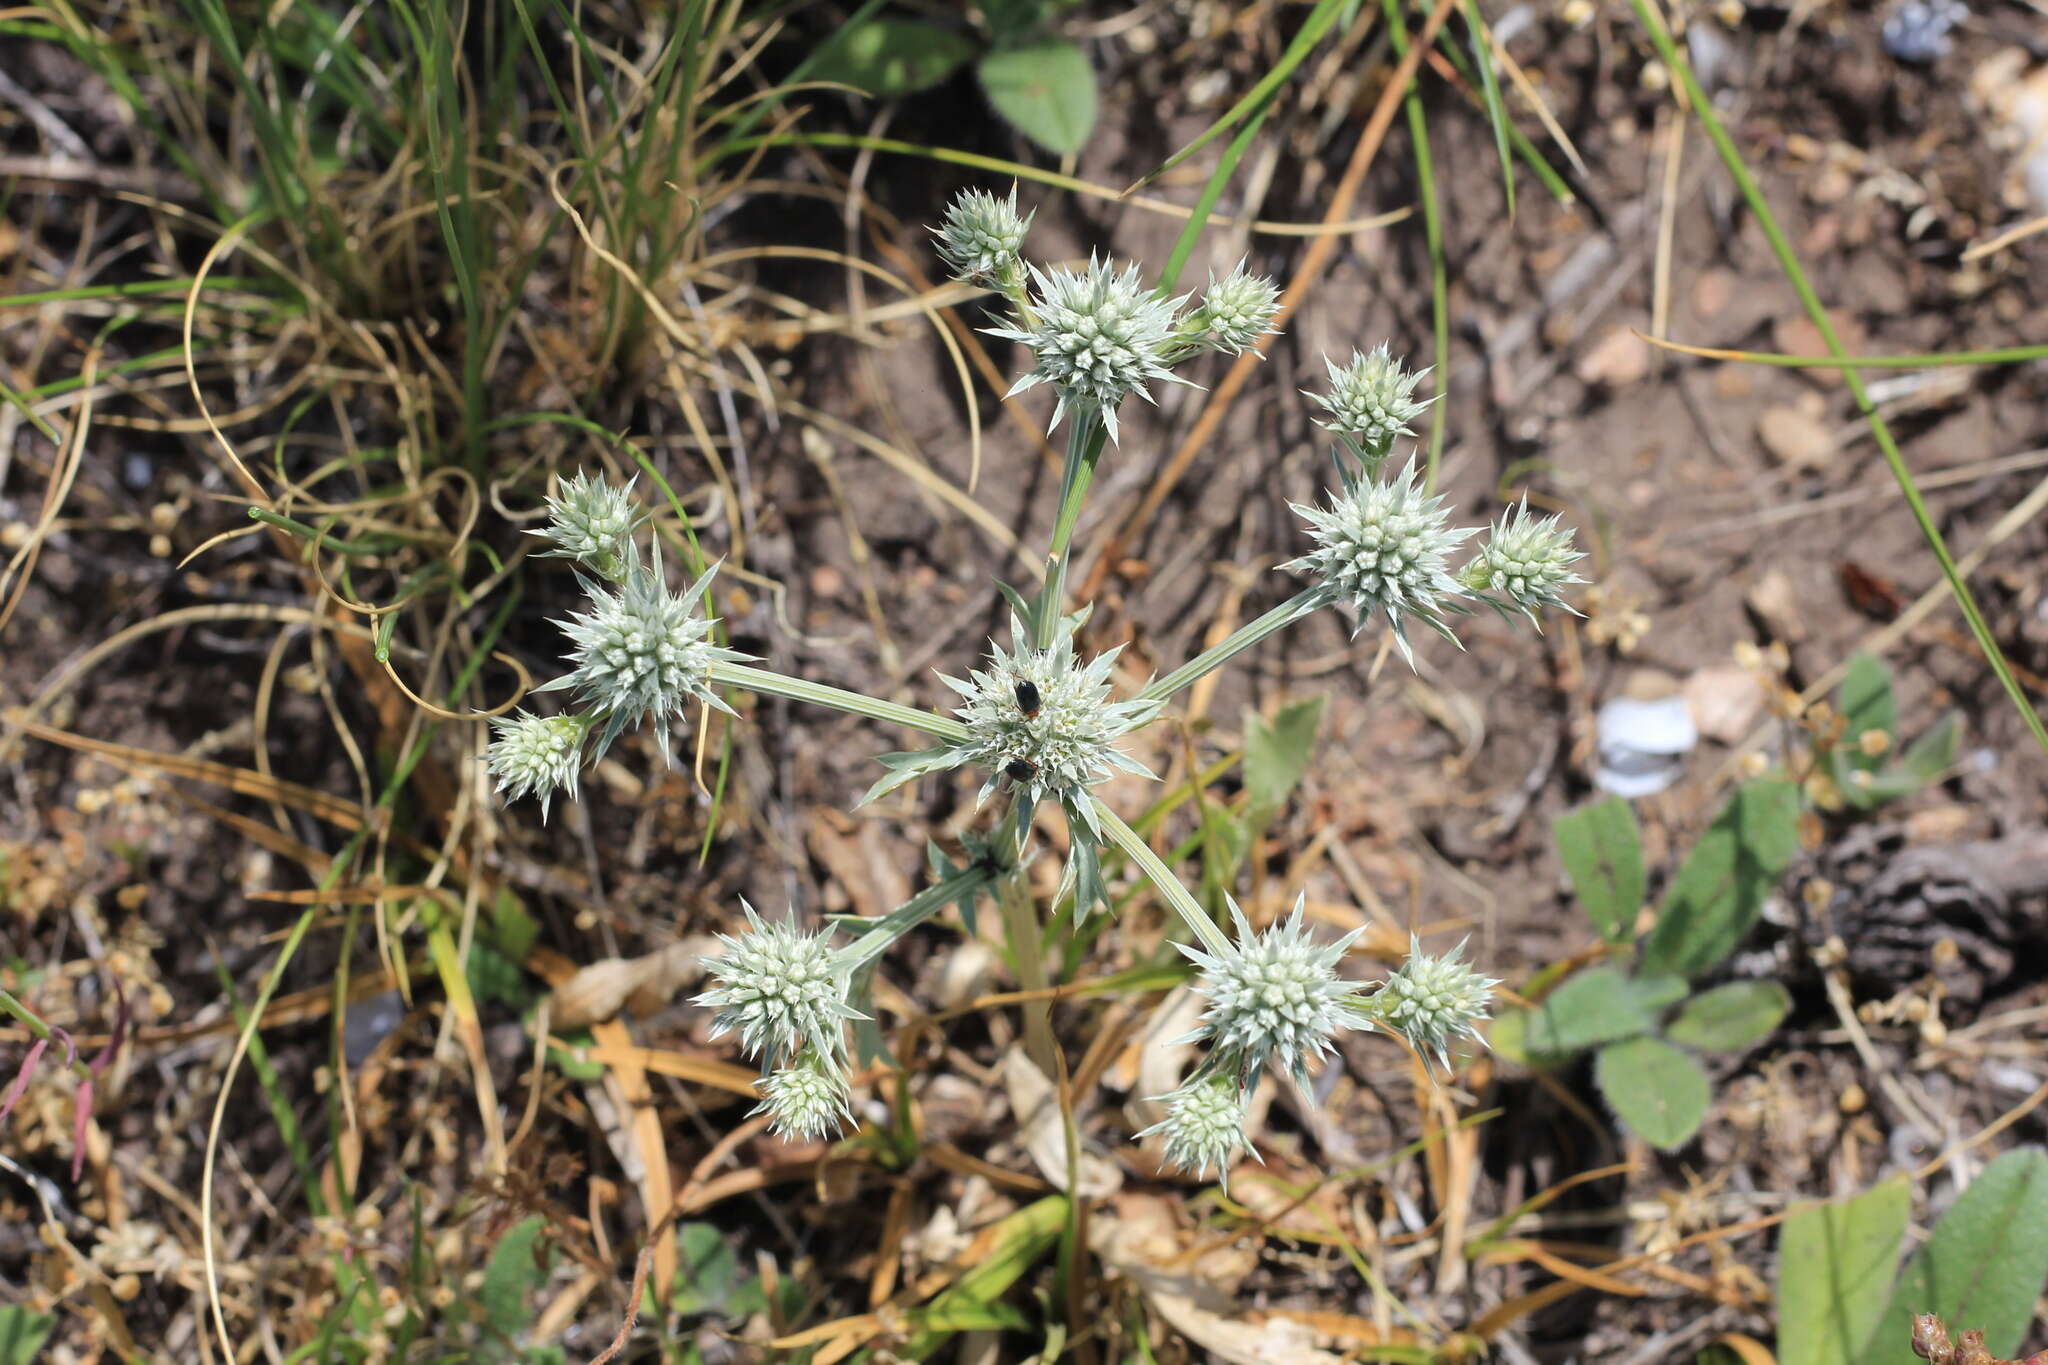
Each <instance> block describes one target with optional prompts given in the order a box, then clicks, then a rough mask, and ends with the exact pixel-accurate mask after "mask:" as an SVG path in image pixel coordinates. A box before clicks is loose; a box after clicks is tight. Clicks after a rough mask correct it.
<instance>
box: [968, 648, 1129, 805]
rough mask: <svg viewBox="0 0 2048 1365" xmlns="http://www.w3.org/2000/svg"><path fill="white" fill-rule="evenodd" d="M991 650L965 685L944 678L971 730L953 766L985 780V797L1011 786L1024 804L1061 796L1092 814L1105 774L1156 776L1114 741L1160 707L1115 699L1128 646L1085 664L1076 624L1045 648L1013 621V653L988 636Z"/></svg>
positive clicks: (983, 793) (1059, 798)
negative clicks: (1113, 681) (1090, 800)
mask: <svg viewBox="0 0 2048 1365" xmlns="http://www.w3.org/2000/svg"><path fill="white" fill-rule="evenodd" d="M989 650H990V653H989V659H988V667H987V668H986V669H981V670H977V671H975V672H973V673H970V674H968V676H967V677H966V678H964V679H963V678H953V677H948V676H946V675H945V674H940V675H939V681H941V682H943V683H945V684H946V686H948V687H950V688H952V689H953V691H954V692H956V693H958V694H959V696H960V698H961V702H962V704H961V705H960V706H959V707H958V708H957V710H956V711H955V714H956V715H958V716H959V718H960V720H961V722H962V723H963V724H965V725H966V726H967V729H968V731H969V734H968V737H967V739H966V740H964V741H962V742H961V743H959V744H957V745H954V746H952V748H951V749H950V750H949V751H948V753H949V756H950V758H951V764H950V766H959V765H962V764H965V765H969V766H972V767H977V768H980V769H982V770H983V771H984V772H986V773H987V774H988V780H987V781H986V783H984V784H983V786H982V789H981V799H982V800H984V801H985V800H987V799H988V797H989V796H990V795H991V794H992V793H993V792H994V791H995V790H996V788H997V786H998V785H1000V784H1001V783H1002V782H1004V781H1008V782H1009V783H1011V784H1012V785H1013V786H1015V787H1016V788H1017V789H1018V790H1019V791H1020V792H1021V793H1022V794H1023V796H1024V797H1025V798H1026V799H1027V800H1031V801H1040V800H1046V799H1051V800H1056V801H1060V800H1064V801H1067V802H1069V803H1073V804H1078V805H1080V806H1081V807H1082V808H1083V809H1086V808H1087V800H1086V798H1087V793H1088V788H1089V787H1092V786H1093V785H1095V784H1096V783H1097V782H1100V781H1102V780H1103V779H1104V778H1106V777H1109V776H1111V775H1113V774H1115V773H1118V772H1126V773H1134V774H1136V775H1137V776H1140V777H1151V776H1152V775H1153V774H1152V770H1151V769H1149V768H1147V767H1146V766H1145V765H1144V764H1142V763H1140V762H1138V760H1136V759H1134V758H1132V757H1131V756H1130V755H1128V754H1126V753H1124V752H1123V751H1122V750H1121V749H1119V748H1117V745H1116V741H1117V740H1118V739H1119V738H1121V737H1122V736H1124V735H1126V734H1128V733H1130V732H1131V731H1132V730H1135V729H1137V728H1138V727H1140V726H1142V725H1144V724H1145V723H1146V722H1147V721H1149V720H1151V719H1152V718H1153V717H1154V716H1156V715H1158V714H1159V709H1160V706H1161V705H1162V703H1160V702H1138V701H1121V702H1120V701H1111V700H1110V686H1109V674H1110V669H1111V668H1112V667H1113V666H1114V665H1115V663H1116V657H1117V655H1118V654H1119V653H1120V652H1121V651H1122V646H1118V647H1117V648H1116V649H1112V650H1109V651H1107V652H1106V653H1102V654H1098V655H1096V656H1095V657H1094V658H1093V659H1090V660H1089V661H1088V662H1087V663H1085V664H1084V663H1082V662H1080V661H1079V660H1078V659H1076V658H1075V657H1074V637H1073V632H1072V630H1071V628H1069V629H1064V630H1062V631H1061V632H1060V633H1059V638H1058V639H1057V640H1055V641H1054V642H1053V645H1052V647H1051V648H1049V649H1038V648H1036V647H1035V646H1033V645H1032V643H1031V640H1030V638H1029V636H1028V634H1027V633H1026V631H1025V629H1024V624H1023V622H1021V621H1018V620H1016V619H1014V618H1013V619H1012V620H1011V622H1010V648H1009V649H1004V648H1003V647H1002V646H1001V645H999V644H997V643H995V642H994V641H993V640H991V641H990V642H989Z"/></svg>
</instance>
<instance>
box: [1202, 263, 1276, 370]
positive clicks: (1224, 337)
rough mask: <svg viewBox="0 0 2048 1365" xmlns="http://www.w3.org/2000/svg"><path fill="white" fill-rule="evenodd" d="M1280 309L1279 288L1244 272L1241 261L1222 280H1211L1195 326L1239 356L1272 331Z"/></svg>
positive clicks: (1260, 276)
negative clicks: (1274, 316)
mask: <svg viewBox="0 0 2048 1365" xmlns="http://www.w3.org/2000/svg"><path fill="white" fill-rule="evenodd" d="M1279 309H1280V287H1279V286H1278V285H1276V284H1274V283H1273V282H1272V281H1271V280H1269V279H1267V278H1266V277H1265V276H1263V275H1250V274H1247V273H1245V268H1244V263H1243V262H1242V261H1240V262H1238V265H1237V268H1236V269H1235V270H1233V271H1231V272H1230V273H1229V274H1228V275H1226V276H1224V277H1223V278H1222V279H1221V280H1218V279H1216V277H1215V276H1213V275H1212V276H1210V277H1209V287H1208V288H1207V289H1206V290H1204V291H1203V293H1202V303H1201V306H1200V307H1199V308H1197V309H1196V310H1195V323H1196V325H1198V326H1200V327H1201V328H1202V329H1203V331H1204V332H1205V333H1206V334H1207V335H1206V339H1207V341H1208V343H1209V344H1210V345H1212V346H1214V347H1216V349H1218V350H1220V351H1228V352H1230V353H1231V354H1232V355H1237V354H1238V353H1240V352H1241V351H1243V350H1244V349H1245V347H1247V346H1249V345H1251V344H1252V343H1253V342H1255V341H1257V340H1258V339H1259V338H1260V337H1262V336H1264V335H1265V334H1266V333H1268V332H1270V331H1272V330H1273V315H1274V314H1275V313H1277V312H1278V311H1279Z"/></svg>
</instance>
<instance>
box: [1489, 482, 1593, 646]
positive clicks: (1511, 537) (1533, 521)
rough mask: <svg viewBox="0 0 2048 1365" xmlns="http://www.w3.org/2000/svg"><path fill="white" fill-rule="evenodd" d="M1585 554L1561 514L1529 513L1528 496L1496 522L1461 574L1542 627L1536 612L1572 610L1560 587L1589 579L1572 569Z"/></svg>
mask: <svg viewBox="0 0 2048 1365" xmlns="http://www.w3.org/2000/svg"><path fill="white" fill-rule="evenodd" d="M1584 558H1585V555H1584V554H1582V553H1581V552H1580V551H1579V550H1577V549H1576V548H1574V547H1573V545H1572V533H1571V532H1570V531H1567V530H1566V529H1565V528H1564V527H1563V525H1561V524H1560V521H1559V518H1557V517H1556V516H1549V517H1532V516H1530V515H1529V500H1528V499H1527V498H1526V497H1525V498H1523V499H1522V501H1521V502H1519V503H1517V504H1516V505H1515V506H1513V507H1511V508H1509V509H1508V511H1507V513H1506V514H1505V515H1503V516H1502V517H1501V519H1500V520H1499V521H1497V522H1495V523H1494V526H1493V534H1492V535H1491V537H1489V538H1488V540H1487V542H1486V544H1485V545H1483V546H1481V547H1480V550H1479V553H1478V554H1477V555H1476V556H1475V557H1474V558H1473V560H1472V562H1471V563H1470V564H1467V565H1466V566H1465V569H1464V572H1463V573H1462V574H1461V575H1460V576H1461V577H1462V578H1463V579H1464V581H1465V586H1466V587H1468V588H1470V589H1471V590H1472V591H1473V592H1474V593H1477V594H1480V595H1482V596H1484V597H1485V598H1486V600H1487V601H1488V602H1490V603H1492V604H1493V605H1494V606H1495V607H1496V608H1498V609H1499V610H1501V611H1502V612H1503V613H1505V612H1506V611H1508V610H1510V609H1513V610H1515V611H1519V612H1521V613H1522V615H1524V616H1526V617H1527V618H1528V619H1529V623H1530V624H1531V625H1533V626H1535V627H1537V629H1539V630H1540V629H1542V622H1541V621H1540V620H1539V619H1538V618H1537V615H1536V613H1537V612H1538V611H1540V610H1541V609H1543V608H1545V607H1557V608H1561V609H1562V610H1565V611H1571V610H1572V609H1571V607H1569V606H1567V605H1566V604H1565V601H1564V598H1562V597H1561V596H1559V592H1560V590H1561V589H1563V588H1567V587H1569V586H1571V585H1572V584H1574V583H1583V582H1585V581H1586V580H1585V579H1583V578H1581V577H1579V576H1578V575H1577V574H1576V573H1574V572H1572V565H1574V564H1576V563H1577V562H1578V561H1580V560H1581V559H1584Z"/></svg>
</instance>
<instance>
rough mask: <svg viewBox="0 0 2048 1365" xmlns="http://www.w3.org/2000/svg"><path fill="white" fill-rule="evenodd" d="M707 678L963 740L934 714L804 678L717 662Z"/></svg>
mask: <svg viewBox="0 0 2048 1365" xmlns="http://www.w3.org/2000/svg"><path fill="white" fill-rule="evenodd" d="M710 678H711V681H713V682H715V683H722V684H724V685H725V686H728V687H737V688H740V689H742V690H744V691H747V692H757V693H760V694H761V695H762V696H768V697H786V698H788V699H789V700H790V701H801V702H808V703H810V704H811V705H813V706H829V707H830V708H832V709H833V710H834V711H844V712H846V713H847V714H848V715H851V716H865V717H867V718H868V719H869V720H878V721H880V722H882V724H884V725H901V726H903V727H905V728H906V729H910V730H919V731H922V732H923V733H925V734H927V735H931V736H933V737H935V738H938V739H943V740H945V741H946V742H947V743H949V744H958V743H960V742H961V741H963V740H965V739H966V738H967V727H966V726H964V725H962V724H961V723H960V722H959V721H957V720H953V719H952V718H950V717H947V716H942V715H940V714H939V713H938V712H936V711H924V710H920V709H919V708H917V707H915V706H903V705H901V704H899V703H897V702H893V701H883V700H882V699H881V698H879V697H864V696H862V695H861V694H860V693H858V692H849V691H847V690H846V689H845V688H843V687H830V686H827V685H826V684H824V683H816V682H811V681H809V680H807V679H804V678H791V677H787V676H785V675H783V674H781V673H773V672H770V671H769V670H767V669H765V668H750V667H748V666H747V665H745V664H734V663H726V662H723V661H720V662H717V663H714V664H712V665H711V668H710Z"/></svg>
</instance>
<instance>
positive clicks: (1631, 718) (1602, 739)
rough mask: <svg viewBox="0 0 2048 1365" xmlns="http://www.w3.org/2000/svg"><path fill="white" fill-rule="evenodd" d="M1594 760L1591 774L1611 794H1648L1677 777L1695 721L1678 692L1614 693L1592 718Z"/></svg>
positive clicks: (1693, 739) (1695, 735) (1695, 736)
mask: <svg viewBox="0 0 2048 1365" xmlns="http://www.w3.org/2000/svg"><path fill="white" fill-rule="evenodd" d="M1595 729H1596V730H1597V731H1598V738H1599V762H1598V764H1597V766H1596V767H1595V769H1594V772H1593V780H1594V782H1596V783H1598V784H1599V786H1600V789H1601V790H1602V791H1606V792H1611V793H1612V794H1614V795H1615V796H1624V797H1631V798H1633V797H1638V796H1651V795H1654V794H1655V793H1657V792H1660V791H1663V790H1664V789H1665V788H1666V787H1668V786H1670V785H1671V784H1672V783H1673V782H1676V781H1677V780H1678V775H1679V773H1680V772H1682V771H1683V770H1684V768H1685V756H1686V755H1687V754H1689V753H1691V752H1692V750H1693V746H1694V745H1696V744H1698V743H1699V738H1700V736H1699V727H1698V726H1696V725H1694V724H1693V719H1692V712H1691V710H1690V709H1689V708H1687V706H1686V704H1685V698H1684V697H1683V696H1670V697H1663V698H1660V699H1658V700H1656V701H1639V700H1637V699H1636V698H1634V697H1616V698H1615V699H1614V700H1612V701H1610V702H1608V703H1607V704H1606V705H1605V706H1603V707H1601V708H1600V714H1599V716H1598V718H1597V719H1596V720H1595Z"/></svg>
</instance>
